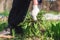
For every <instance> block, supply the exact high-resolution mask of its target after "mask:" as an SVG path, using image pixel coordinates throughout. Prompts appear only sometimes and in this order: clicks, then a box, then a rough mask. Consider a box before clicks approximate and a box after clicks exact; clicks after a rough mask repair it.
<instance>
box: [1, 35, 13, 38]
mask: <svg viewBox="0 0 60 40" xmlns="http://www.w3.org/2000/svg"><path fill="white" fill-rule="evenodd" d="M0 38H14V37H13V36H11V35H0Z"/></svg>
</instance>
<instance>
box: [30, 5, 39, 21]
mask: <svg viewBox="0 0 60 40" xmlns="http://www.w3.org/2000/svg"><path fill="white" fill-rule="evenodd" d="M38 13H39V8H38V6H37V5H34V6H33V10H32V12H31V15H32V17H33V20H34V21H36V20H37V15H38Z"/></svg>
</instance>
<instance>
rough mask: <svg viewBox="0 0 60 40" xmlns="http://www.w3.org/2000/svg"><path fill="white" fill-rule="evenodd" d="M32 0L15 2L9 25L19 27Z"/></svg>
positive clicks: (17, 0)
mask: <svg viewBox="0 0 60 40" xmlns="http://www.w3.org/2000/svg"><path fill="white" fill-rule="evenodd" d="M29 4H30V0H13V5H12V9H11V11H10V14H9V18H8V23H9V25H11V26H17V25H18V24H19V23H20V22H22V21H23V19H24V18H25V16H26V13H27V10H28V7H29Z"/></svg>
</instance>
